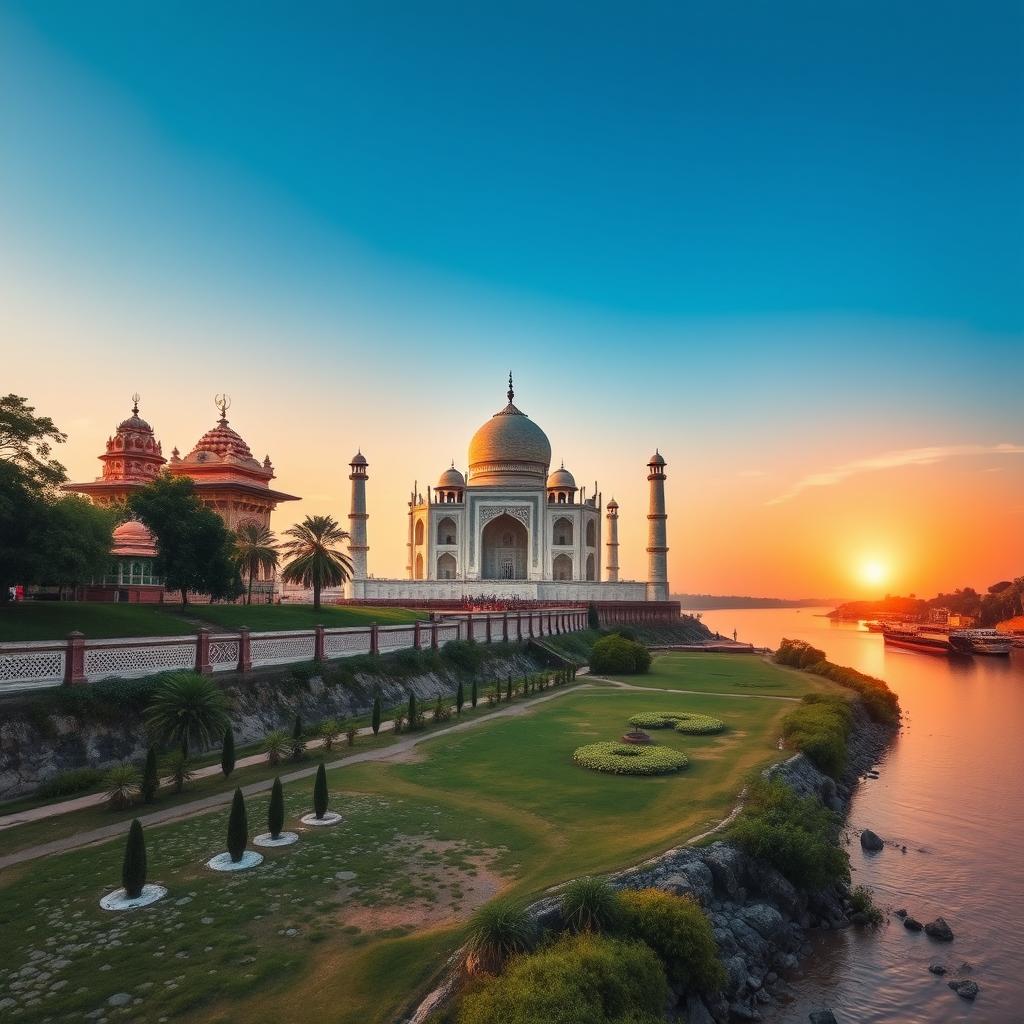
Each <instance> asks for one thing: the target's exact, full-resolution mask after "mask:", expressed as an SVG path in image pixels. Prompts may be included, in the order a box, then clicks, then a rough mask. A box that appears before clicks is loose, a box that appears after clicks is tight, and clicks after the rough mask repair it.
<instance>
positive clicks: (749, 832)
mask: <svg viewBox="0 0 1024 1024" xmlns="http://www.w3.org/2000/svg"><path fill="white" fill-rule="evenodd" d="M838 829H839V817H838V815H835V814H833V813H832V812H831V811H830V810H828V809H827V808H826V807H825V806H824V805H823V804H822V803H821V801H819V800H818V799H817V798H816V797H813V796H807V797H799V796H797V795H796V794H795V793H794V792H793V791H792V790H791V789H790V788H789V787H788V786H787V785H786V784H785V783H784V782H782V781H781V780H779V779H772V780H767V779H757V780H756V781H755V782H752V783H751V784H750V786H749V788H748V791H747V799H746V801H745V803H744V805H743V809H742V810H741V811H740V813H739V815H738V816H737V817H736V820H735V821H734V822H733V824H732V825H731V826H730V828H729V829H728V831H727V832H726V838H727V839H728V840H730V841H731V842H733V843H735V844H736V845H737V846H739V847H740V848H741V849H743V850H744V851H745V852H746V853H749V854H750V855H751V856H753V857H761V858H763V859H764V860H766V861H768V862H769V863H770V864H772V865H773V866H774V867H776V868H777V869H778V870H779V871H780V872H781V873H782V874H783V875H785V876H786V878H788V879H789V880H790V881H791V882H792V883H793V884H794V885H796V886H800V887H801V888H809V889H821V888H824V886H826V885H830V884H832V883H834V882H839V881H848V880H849V877H850V862H849V858H848V857H847V855H846V853H845V851H843V850H842V849H840V848H839V847H838V846H836V845H835V841H834V840H835V835H836V833H837V831H838Z"/></svg>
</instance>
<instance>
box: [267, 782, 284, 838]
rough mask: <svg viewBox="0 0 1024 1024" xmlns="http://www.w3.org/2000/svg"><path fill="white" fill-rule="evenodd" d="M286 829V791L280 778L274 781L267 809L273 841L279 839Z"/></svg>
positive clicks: (268, 827)
mask: <svg viewBox="0 0 1024 1024" xmlns="http://www.w3.org/2000/svg"><path fill="white" fill-rule="evenodd" d="M282 828H284V789H283V788H282V787H281V779H280V777H278V778H276V779H274V785H273V787H272V788H271V790H270V805H269V806H268V807H267V831H268V832H269V833H270V838H271V839H277V837H278V836H279V835H280V834H281V829H282Z"/></svg>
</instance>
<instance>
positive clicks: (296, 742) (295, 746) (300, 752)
mask: <svg viewBox="0 0 1024 1024" xmlns="http://www.w3.org/2000/svg"><path fill="white" fill-rule="evenodd" d="M305 753H306V739H305V736H304V735H303V732H302V719H301V718H300V717H299V716H298V715H296V716H295V724H294V725H293V726H292V743H291V754H292V760H293V761H301V760H302V758H303V756H304V755H305Z"/></svg>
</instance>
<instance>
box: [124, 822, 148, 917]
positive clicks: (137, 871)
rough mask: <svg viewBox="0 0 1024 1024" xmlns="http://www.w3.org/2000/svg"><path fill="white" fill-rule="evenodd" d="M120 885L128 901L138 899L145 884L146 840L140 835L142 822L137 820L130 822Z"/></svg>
mask: <svg viewBox="0 0 1024 1024" xmlns="http://www.w3.org/2000/svg"><path fill="white" fill-rule="evenodd" d="M121 884H122V885H123V886H124V891H125V895H126V896H127V897H128V899H130V900H134V899H138V898H139V897H140V896H141V895H142V887H143V886H144V885H145V884H146V840H145V837H144V836H143V835H142V822H141V821H139V819H138V818H135V819H134V820H133V821H132V827H131V828H130V829H129V830H128V842H127V843H126V844H125V847H124V860H123V861H122V862H121Z"/></svg>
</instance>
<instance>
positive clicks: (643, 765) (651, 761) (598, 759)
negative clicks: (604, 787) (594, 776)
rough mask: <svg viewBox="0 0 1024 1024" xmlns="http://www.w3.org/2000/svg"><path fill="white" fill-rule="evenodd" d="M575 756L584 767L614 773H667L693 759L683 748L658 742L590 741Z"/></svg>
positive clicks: (576, 760)
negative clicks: (679, 748) (673, 748)
mask: <svg viewBox="0 0 1024 1024" xmlns="http://www.w3.org/2000/svg"><path fill="white" fill-rule="evenodd" d="M572 759H573V761H575V762H576V764H578V765H580V766H581V767H583V768H590V769H592V770H593V771H595V772H609V773H611V774H613V775H665V774H667V773H668V772H677V771H679V770H680V769H681V768H685V767H686V766H687V765H688V764H689V763H690V759H689V758H688V757H687V756H686V755H685V754H684V753H682V752H681V751H678V750H672V749H671V748H670V747H662V746H659V745H658V744H656V743H651V744H647V745H640V744H632V743H607V742H603V743H588V744H586V745H585V746H582V747H577V748H576V750H575V751H573V755H572Z"/></svg>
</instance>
